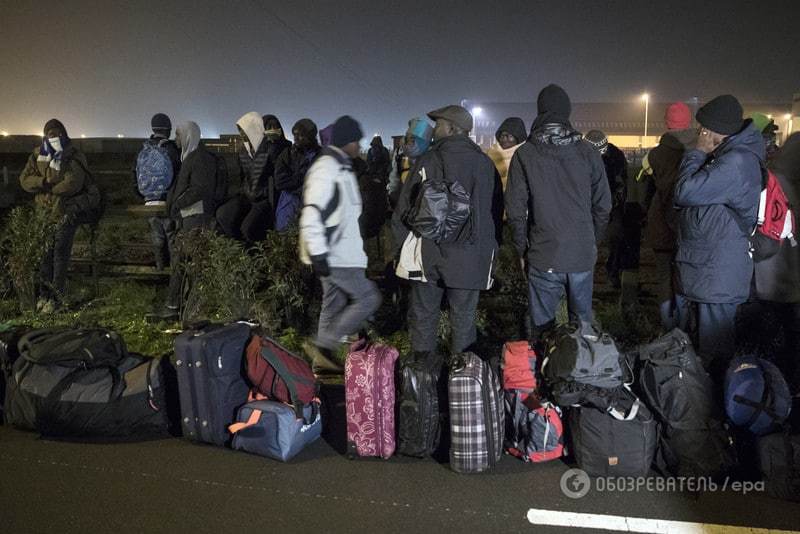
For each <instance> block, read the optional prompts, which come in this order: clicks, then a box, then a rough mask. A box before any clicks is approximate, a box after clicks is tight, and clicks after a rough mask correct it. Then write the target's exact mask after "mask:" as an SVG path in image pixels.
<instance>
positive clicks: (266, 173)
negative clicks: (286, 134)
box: [239, 137, 292, 206]
mask: <svg viewBox="0 0 800 534" xmlns="http://www.w3.org/2000/svg"><path fill="white" fill-rule="evenodd" d="M291 145H292V144H291V143H290V142H289V141H288V140H286V139H278V140H276V141H269V140H268V139H267V138H266V137H265V138H264V139H263V141H261V144H260V145H259V146H258V149H257V150H256V153H255V155H254V156H253V157H250V154H248V152H247V149H245V148H244V147H242V149H241V150H240V151H239V179H240V182H241V190H242V193H243V194H244V196H245V197H247V199H248V200H249V201H250V202H260V201H262V200H269V201H270V203H271V205H272V206H275V183H274V174H275V162H276V161H277V159H278V156H280V155H281V153H282V152H283V151H284V150H286V149H287V148H289V147H291Z"/></svg>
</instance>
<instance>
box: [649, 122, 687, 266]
mask: <svg viewBox="0 0 800 534" xmlns="http://www.w3.org/2000/svg"><path fill="white" fill-rule="evenodd" d="M696 141H697V133H696V132H695V131H694V130H676V131H673V132H667V133H665V134H664V135H662V136H661V139H660V140H659V142H658V146H657V147H655V148H654V149H652V150H651V151H650V152H649V154H648V155H647V160H648V162H649V163H650V168H651V169H652V171H653V173H652V178H651V180H652V183H651V186H652V189H653V190H654V191H653V194H652V196H651V198H650V200H649V201H648V202H649V208H648V211H647V227H646V228H645V238H644V239H645V245H646V246H648V247H650V248H652V249H654V250H660V251H674V250H675V241H676V232H677V230H678V212H677V211H676V210H675V205H674V204H675V203H674V201H673V199H674V197H675V183H676V182H677V181H678V170H679V169H680V165H681V161H682V160H683V154H684V152H685V151H686V150H687V149H688V148H689V147H691V146H694V144H695V142H696ZM648 196H650V195H648Z"/></svg>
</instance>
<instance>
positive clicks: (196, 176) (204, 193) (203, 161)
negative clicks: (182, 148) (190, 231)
mask: <svg viewBox="0 0 800 534" xmlns="http://www.w3.org/2000/svg"><path fill="white" fill-rule="evenodd" d="M216 182H217V159H216V157H215V156H214V154H212V153H211V152H209V151H208V150H206V148H205V147H204V146H203V145H202V144H201V145H199V146H198V147H197V148H196V149H195V150H193V151H192V152H190V153H189V154H188V155H187V156H186V158H185V159H184V160H183V163H182V164H181V171H180V173H178V177H177V178H176V179H175V182H174V183H173V186H172V188H171V189H170V190H169V194H168V195H167V213H169V215H170V217H172V218H173V219H175V220H177V221H180V220H182V219H186V218H188V217H192V216H202V218H203V219H210V218H211V217H213V216H214V212H215V211H216V209H217V205H216V201H215V199H214V190H215V187H216Z"/></svg>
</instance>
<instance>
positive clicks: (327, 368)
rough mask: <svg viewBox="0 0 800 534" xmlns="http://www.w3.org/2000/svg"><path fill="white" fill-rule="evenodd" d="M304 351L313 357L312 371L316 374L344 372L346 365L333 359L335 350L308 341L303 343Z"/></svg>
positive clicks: (333, 374)
mask: <svg viewBox="0 0 800 534" xmlns="http://www.w3.org/2000/svg"><path fill="white" fill-rule="evenodd" d="M303 351H304V352H305V353H306V355H307V356H308V357H309V358H311V371H312V372H313V373H314V375H315V376H337V375H343V374H344V367H342V366H341V365H339V364H338V363H336V362H335V361H334V360H333V351H331V350H330V349H326V348H322V347H318V346H316V345H314V344H313V343H310V342H308V341H306V342H304V343H303Z"/></svg>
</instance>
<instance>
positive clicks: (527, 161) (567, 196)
mask: <svg viewBox="0 0 800 534" xmlns="http://www.w3.org/2000/svg"><path fill="white" fill-rule="evenodd" d="M535 128H536V129H535V130H533V131H532V132H531V136H530V138H529V139H528V141H527V142H526V143H524V144H523V145H522V146H521V147H519V148H518V149H517V152H516V153H515V154H514V157H513V158H511V167H510V169H509V171H508V187H507V189H506V195H505V198H506V213H507V215H508V223H509V224H510V225H511V229H512V235H513V239H514V246H515V248H516V249H517V252H518V253H519V255H520V257H525V256H526V255H527V259H528V262H529V263H530V264H531V265H533V266H534V267H536V268H537V269H539V270H542V271H548V270H553V271H555V272H560V273H576V272H586V271H591V270H592V269H593V268H594V264H595V261H596V259H597V243H598V242H599V241H600V240H602V238H603V235H604V233H605V231H606V226H607V225H608V218H609V213H610V211H611V193H610V191H609V188H608V180H607V179H606V171H605V167H604V165H603V160H602V158H601V156H600V153H599V152H597V150H595V149H594V148H593V147H592V146H591V145H590V144H589V143H588V142H587V141H584V140H583V139H582V136H581V134H580V133H578V132H576V131H575V130H573V129H572V128H571V127H570V126H569V125H563V124H544V125H542V126H540V127H535Z"/></svg>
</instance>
